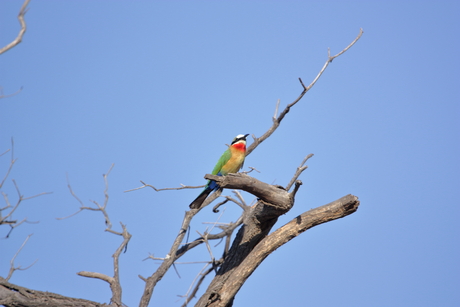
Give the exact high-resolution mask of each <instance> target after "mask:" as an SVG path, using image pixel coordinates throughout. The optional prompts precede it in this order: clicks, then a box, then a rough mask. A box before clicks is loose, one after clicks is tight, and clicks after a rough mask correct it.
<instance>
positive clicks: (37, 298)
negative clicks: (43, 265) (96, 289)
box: [0, 277, 108, 307]
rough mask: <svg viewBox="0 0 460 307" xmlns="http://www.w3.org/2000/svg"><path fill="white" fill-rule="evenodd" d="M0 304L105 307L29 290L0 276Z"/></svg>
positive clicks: (14, 305) (9, 306) (21, 306)
mask: <svg viewBox="0 0 460 307" xmlns="http://www.w3.org/2000/svg"><path fill="white" fill-rule="evenodd" d="M0 305H1V306H6V307H24V306H27V307H43V306H47V307H62V306H67V307H105V306H108V305H106V304H100V303H96V302H93V301H88V300H84V299H79V298H71V297H67V296H63V295H59V294H56V293H51V292H42V291H37V290H30V289H27V288H24V287H21V286H18V285H15V284H11V283H9V282H8V281H7V280H5V279H4V278H1V277H0Z"/></svg>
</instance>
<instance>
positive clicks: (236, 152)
mask: <svg viewBox="0 0 460 307" xmlns="http://www.w3.org/2000/svg"><path fill="white" fill-rule="evenodd" d="M248 135H249V134H239V135H237V136H236V137H235V138H234V139H233V141H232V144H231V145H230V146H229V147H228V149H227V150H226V151H225V152H224V153H223V154H222V156H221V157H220V159H219V161H217V164H216V166H215V167H214V169H213V170H212V173H211V174H213V175H217V176H225V175H227V174H230V173H237V172H238V171H239V170H240V169H241V168H242V167H243V163H244V158H245V157H246V137H247V136H248ZM217 188H219V186H218V185H217V183H216V182H215V181H214V180H208V183H207V184H206V187H205V188H204V190H203V192H201V194H200V195H198V197H197V198H196V199H195V200H194V201H193V202H192V203H191V204H190V208H191V209H199V208H200V207H201V204H202V203H203V202H204V200H205V199H206V197H208V195H209V194H210V193H211V192H212V191H214V190H216V189H217Z"/></svg>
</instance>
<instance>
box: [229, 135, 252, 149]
mask: <svg viewBox="0 0 460 307" xmlns="http://www.w3.org/2000/svg"><path fill="white" fill-rule="evenodd" d="M248 135H249V134H238V135H237V136H236V137H235V138H234V139H233V141H232V145H231V146H233V145H236V144H242V145H246V137H247V136H248Z"/></svg>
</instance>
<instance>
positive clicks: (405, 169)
mask: <svg viewBox="0 0 460 307" xmlns="http://www.w3.org/2000/svg"><path fill="white" fill-rule="evenodd" d="M21 5H22V1H5V0H3V1H0V45H1V46H4V45H6V44H7V43H9V42H10V41H11V40H13V39H14V38H15V37H16V35H17V33H18V30H19V24H18V21H17V19H16V16H17V14H18V11H19V9H20V7H21ZM458 12H460V3H459V2H458V1H385V2H384V1H290V2H287V1H283V2H282V1H263V2H262V1H168V2H166V1H163V2H160V1H150V2H146V1H142V2H141V1H136V2H134V1H110V2H109V1H32V2H31V4H30V10H29V12H28V13H27V15H26V21H27V25H28V30H27V33H26V34H25V36H24V40H23V42H22V43H21V44H20V45H18V46H17V47H15V48H14V49H12V50H10V51H8V52H6V53H5V54H3V55H1V56H0V85H1V86H2V87H3V91H4V94H10V93H13V92H15V91H16V90H18V89H19V88H20V87H23V90H22V92H21V93H19V94H18V95H16V96H14V97H10V98H5V99H1V100H0V152H3V151H5V150H7V149H8V148H10V147H11V144H10V139H11V138H12V137H13V138H14V142H15V147H14V149H15V156H16V158H17V159H18V160H17V162H16V164H15V166H14V169H13V171H12V173H11V175H10V178H9V179H15V180H16V182H17V184H18V186H19V188H20V191H21V193H22V194H24V195H25V196H31V195H35V194H38V193H41V192H52V194H49V195H45V196H41V197H39V198H35V199H31V200H28V201H26V202H24V203H22V204H21V206H20V208H19V209H18V210H17V211H16V213H15V214H14V216H13V217H14V218H16V219H22V218H25V217H27V219H28V220H29V221H39V223H38V224H23V225H22V226H20V227H18V228H17V229H15V230H14V231H13V233H12V235H11V236H10V238H9V239H1V240H0V251H1V252H0V275H1V276H4V277H5V276H6V275H7V272H8V269H9V261H10V259H11V258H12V257H13V255H14V253H15V252H16V251H17V250H18V248H19V247H20V246H21V244H22V242H23V241H24V239H25V238H26V237H27V235H29V234H31V233H33V236H32V237H31V238H30V240H29V242H28V243H27V245H26V246H25V247H24V249H23V250H22V252H21V254H20V255H19V256H18V257H17V259H16V264H20V265H22V266H27V265H29V264H31V263H32V262H33V261H35V260H36V259H38V262H37V263H36V264H35V265H34V266H33V267H31V268H30V269H29V270H27V271H20V272H16V273H15V274H14V276H13V278H12V279H11V282H13V283H16V284H19V285H22V286H25V287H29V288H32V289H36V290H43V291H51V292H56V293H60V294H62V295H67V296H72V297H79V298H85V299H89V300H94V301H98V302H106V303H107V302H109V299H110V296H111V294H110V290H109V287H108V285H107V284H106V283H105V282H102V281H99V280H92V279H87V278H84V277H79V276H77V275H76V272H78V271H82V270H86V271H96V272H101V273H105V274H109V275H111V274H112V266H111V263H112V262H111V261H112V259H111V255H112V254H113V252H114V251H115V249H116V248H117V247H118V245H119V244H120V242H121V239H120V238H119V237H117V236H114V235H112V234H109V233H106V232H104V229H105V225H104V220H103V217H102V215H101V214H100V213H95V212H89V211H86V212H82V213H80V214H78V215H76V216H74V217H72V218H69V219H66V220H56V218H57V217H63V216H67V215H69V214H71V213H73V212H75V211H77V210H78V207H79V204H78V202H77V201H76V200H75V199H74V198H73V197H72V196H71V195H70V193H69V191H68V189H67V186H66V185H67V182H66V174H68V177H69V180H70V183H71V185H72V187H73V189H74V191H75V193H76V194H77V195H78V196H79V198H80V199H82V200H83V201H84V202H85V204H87V205H91V201H90V200H96V201H99V202H103V199H104V194H103V190H104V182H103V178H102V174H104V173H106V172H107V170H108V169H109V168H110V165H111V164H112V163H115V167H114V168H113V170H112V172H111V174H110V176H109V194H110V201H109V205H108V212H109V214H110V217H111V219H112V223H113V224H114V229H115V230H119V229H120V228H119V224H118V222H119V221H121V222H123V223H124V224H126V225H127V227H128V230H129V232H130V233H131V234H132V235H133V238H132V240H131V242H130V243H129V246H128V250H127V252H126V253H125V254H123V255H122V257H121V263H120V265H121V279H122V285H123V290H124V293H123V302H124V303H125V304H127V305H128V306H136V305H137V304H138V302H139V299H140V296H141V294H142V291H143V286H144V282H143V281H142V280H141V279H139V278H138V274H140V275H143V276H145V277H147V276H149V275H150V274H152V273H153V271H154V270H155V269H156V268H157V267H158V263H157V262H155V261H152V260H147V261H143V259H145V258H146V257H148V255H149V253H152V254H154V255H155V256H157V257H163V256H165V255H166V253H167V252H168V251H169V247H170V245H171V243H172V240H173V239H174V237H175V236H176V234H177V232H178V230H179V227H180V223H181V221H182V218H183V216H184V211H185V210H187V209H188V204H189V203H190V202H191V201H192V200H193V199H194V198H195V197H196V195H197V194H198V193H199V191H198V190H182V191H166V192H160V193H156V192H154V191H153V190H151V189H143V190H139V191H135V192H129V193H124V191H125V190H128V189H132V188H136V187H138V186H140V183H139V180H143V181H145V182H147V183H149V184H153V185H155V186H157V187H176V186H179V184H181V183H182V184H187V185H200V184H203V183H204V179H203V176H204V174H206V173H209V172H210V171H211V170H212V168H213V166H214V164H215V162H216V161H217V159H218V158H219V156H220V154H221V153H222V152H223V151H224V150H225V149H226V147H225V144H226V143H227V144H228V143H229V142H231V140H232V138H233V137H234V136H235V135H237V134H240V133H251V134H254V135H256V136H260V135H261V134H262V133H264V132H265V131H266V129H267V128H269V127H270V125H271V117H272V116H273V113H274V108H275V105H276V101H277V100H278V99H280V100H281V107H284V106H285V105H286V104H288V103H290V102H292V101H293V100H294V99H295V98H296V97H297V96H298V95H299V94H300V92H301V89H302V88H301V86H300V84H299V82H298V80H297V78H299V77H301V78H302V79H303V80H304V82H305V83H306V84H309V83H310V82H311V81H312V80H313V78H314V77H315V76H316V74H317V73H318V71H319V70H320V68H321V67H322V66H323V64H324V62H325V60H326V58H327V48H328V47H330V48H331V52H332V53H333V54H335V53H337V52H339V51H340V50H342V49H343V48H344V47H345V46H347V45H348V44H349V43H350V42H351V41H352V40H353V39H354V38H355V37H356V35H357V34H358V32H359V29H360V28H363V29H364V32H365V33H364V35H363V37H362V38H361V40H360V41H359V42H358V43H357V44H356V45H355V46H354V47H353V48H352V49H350V50H349V51H348V52H347V53H345V54H344V55H342V56H341V57H339V58H337V59H336V60H334V61H333V62H332V64H331V65H330V66H329V68H328V69H327V71H326V72H325V74H324V75H323V76H322V77H321V79H320V80H319V81H318V83H317V84H316V85H315V86H314V88H313V89H312V90H311V91H310V92H309V93H308V94H307V95H306V96H305V97H304V99H303V100H302V101H301V102H300V103H299V104H298V105H296V106H295V108H293V109H292V110H291V112H290V113H289V114H288V115H287V117H286V118H285V120H284V121H283V123H282V125H281V126H280V128H279V129H278V130H277V131H276V132H275V134H274V135H273V136H272V137H271V138H269V139H268V140H267V141H266V142H264V143H263V144H262V145H260V146H259V147H258V148H257V150H256V151H255V152H253V153H252V154H251V155H250V156H248V158H247V160H246V163H245V166H252V167H255V168H257V169H258V170H260V173H253V175H254V176H255V177H256V178H258V179H259V180H262V181H265V182H268V183H274V184H280V185H286V184H287V182H289V180H290V178H291V177H292V175H293V174H294V172H295V169H296V167H297V166H298V165H299V164H300V162H301V161H302V159H303V158H304V157H305V156H306V155H307V154H309V153H314V154H315V156H314V157H313V158H312V159H310V160H309V161H308V165H309V168H308V170H307V171H305V172H304V173H303V175H302V176H301V179H302V181H303V183H304V185H303V186H302V187H301V189H300V191H299V192H298V194H297V197H296V204H295V206H294V208H293V209H292V210H291V211H290V212H289V213H288V214H286V215H285V216H283V217H282V218H280V220H279V222H278V224H277V225H276V226H277V227H279V226H281V225H283V224H285V223H286V222H288V221H289V220H291V219H293V218H294V217H295V216H296V215H298V214H300V213H302V212H305V211H307V210H309V209H310V208H314V207H317V206H320V205H323V204H326V203H328V202H330V201H333V200H335V199H337V198H340V197H342V196H344V195H346V194H349V193H351V194H354V195H356V196H358V197H359V199H360V201H361V206H360V208H359V210H358V211H357V212H356V213H355V214H353V215H351V216H349V217H346V218H344V219H341V220H337V221H333V222H331V223H327V224H324V225H320V226H318V227H315V228H313V229H311V230H309V231H307V232H306V233H304V234H302V235H301V236H299V237H297V238H295V239H294V240H292V241H291V242H289V243H288V244H286V245H285V246H283V247H281V248H279V249H278V250H277V251H276V252H274V253H273V254H272V255H270V256H269V257H268V258H267V259H266V260H265V261H264V262H263V264H262V265H261V266H260V267H259V268H258V269H257V270H256V272H255V273H254V274H253V275H252V276H251V277H250V278H249V280H248V281H247V282H246V284H245V285H244V287H243V288H242V290H241V291H240V292H239V293H238V295H237V296H236V300H235V306H254V301H255V300H256V299H257V300H258V302H260V303H259V306H282V305H283V306H302V305H305V304H306V303H308V304H309V305H312V306H458V305H459V304H460V292H459V291H458V289H459V287H460V264H459V263H460V262H459V260H458V259H460V245H459V242H460V240H459V237H460V236H459V235H460V231H459V230H460V229H459V223H458V220H459V217H460V206H459V202H458V195H459V190H460V180H459V176H458V174H459V173H460V163H459V154H460V145H459V140H460V125H459V120H460V103H459V102H460V91H459V88H460V76H459V69H460V60H459V58H458V53H459V51H460V48H459V45H460V40H459V39H458V38H459V36H458V33H459V32H458V30H459V29H460V21H459V18H458ZM9 159H10V156H9V154H7V155H3V156H2V157H0V177H3V174H4V173H5V172H6V170H7V168H8V165H9ZM3 192H5V193H7V194H8V195H9V197H10V199H11V200H12V201H15V200H16V199H17V198H16V197H17V196H16V195H17V194H16V191H15V189H14V186H13V183H12V182H11V180H8V181H7V183H6V184H5V186H4V188H3ZM227 193H231V192H230V191H228V192H227ZM245 198H246V200H247V202H251V201H252V200H253V198H252V197H251V196H250V195H247V194H245ZM1 206H3V203H2V205H1ZM235 207H236V206H232V205H228V206H227V208H226V209H225V213H224V215H223V216H222V217H220V221H221V222H228V221H235V220H236V219H237V217H238V215H239V213H240V212H239V210H238V208H235ZM218 216H219V215H216V214H214V213H211V209H205V210H203V212H201V213H200V214H199V215H198V216H197V217H196V218H195V221H194V223H193V224H192V233H191V237H190V239H193V238H195V237H196V236H197V234H196V232H195V231H196V230H198V231H200V232H203V231H204V229H205V228H206V227H209V225H206V224H202V222H213V221H216V220H217V219H218ZM7 231H8V228H7V227H3V228H1V229H0V235H1V236H5V235H6V233H7ZM221 248H222V247H221V245H219V246H218V247H217V248H216V250H215V254H217V255H219V253H220V252H221ZM206 260H209V255H208V253H207V251H206V247H205V246H201V247H198V248H197V249H196V250H194V251H193V252H191V253H190V254H187V255H186V256H185V257H183V258H181V259H180V261H181V262H185V261H206ZM202 266H203V264H180V265H179V264H178V265H177V268H178V271H179V273H180V275H181V278H179V277H178V276H177V274H176V273H175V272H174V271H170V272H169V273H168V274H167V275H166V276H165V277H164V278H163V280H162V281H161V282H160V283H159V285H158V286H157V288H156V289H155V292H154V294H153V298H152V301H151V306H180V305H181V304H182V302H183V300H182V299H181V298H179V297H178V296H177V295H183V294H185V293H186V291H187V289H188V287H189V285H190V283H191V280H192V279H193V278H194V277H195V275H196V274H197V272H198V271H199V270H200V269H201V268H202ZM209 280H210V279H208V281H209ZM203 291H204V288H202V289H201V290H200V293H202V292H203Z"/></svg>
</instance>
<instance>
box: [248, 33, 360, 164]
mask: <svg viewBox="0 0 460 307" xmlns="http://www.w3.org/2000/svg"><path fill="white" fill-rule="evenodd" d="M363 33H364V32H363V29H360V30H359V34H358V36H357V37H356V38H355V39H354V40H353V41H352V42H351V43H350V44H349V45H348V46H347V47H345V49H343V50H342V51H340V52H339V53H337V54H336V55H334V56H331V55H330V51H329V49H328V58H327V60H326V63H324V65H323V68H321V70H320V71H319V73H318V75H316V77H315V79H314V80H313V81H312V82H311V83H310V85H309V86H305V85H304V84H303V81H302V79H300V78H299V81H300V84H301V85H302V87H303V91H302V92H301V93H300V95H299V97H297V99H296V100H294V101H293V102H291V103H290V104H288V105H287V106H286V107H285V108H284V110H283V111H281V113H280V115H279V116H278V117H276V114H277V113H278V107H279V101H278V102H277V104H276V108H275V116H274V117H273V125H272V126H271V127H270V128H269V129H268V130H267V132H265V133H264V134H263V135H262V136H261V137H259V138H257V137H255V136H254V135H253V136H252V138H253V140H254V141H253V143H252V144H251V145H250V146H249V147H248V149H247V151H246V156H248V155H250V154H251V152H252V151H253V150H254V149H256V147H257V146H259V144H260V143H262V142H263V141H265V140H266V139H267V138H268V137H269V136H270V135H272V134H273V132H275V130H276V129H277V128H278V127H279V125H280V123H281V121H282V120H283V118H284V116H286V114H287V113H288V112H289V111H290V109H291V108H292V107H293V106H294V105H295V104H296V103H297V102H299V101H300V100H301V99H302V98H303V96H304V95H305V94H306V93H307V92H308V91H309V90H310V89H311V88H312V87H313V85H315V83H316V81H318V79H319V78H320V77H321V75H322V74H323V73H324V71H325V70H326V68H327V66H328V65H329V63H331V62H332V61H333V60H334V59H335V58H337V57H338V56H340V55H342V54H343V53H344V52H345V51H347V50H348V49H350V48H351V47H352V46H353V45H354V44H355V43H356V42H357V41H358V40H359V39H360V38H361V36H362V35H363Z"/></svg>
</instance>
